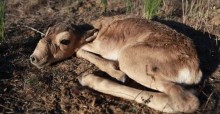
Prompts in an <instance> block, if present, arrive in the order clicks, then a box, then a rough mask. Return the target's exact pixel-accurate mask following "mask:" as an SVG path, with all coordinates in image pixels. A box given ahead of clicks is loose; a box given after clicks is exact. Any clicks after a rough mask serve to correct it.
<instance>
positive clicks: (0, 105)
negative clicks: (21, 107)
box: [0, 104, 13, 111]
mask: <svg viewBox="0 0 220 114" xmlns="http://www.w3.org/2000/svg"><path fill="white" fill-rule="evenodd" d="M0 107H3V108H5V109H7V110H10V111H13V109H11V108H8V107H6V106H3V105H2V104H0Z"/></svg>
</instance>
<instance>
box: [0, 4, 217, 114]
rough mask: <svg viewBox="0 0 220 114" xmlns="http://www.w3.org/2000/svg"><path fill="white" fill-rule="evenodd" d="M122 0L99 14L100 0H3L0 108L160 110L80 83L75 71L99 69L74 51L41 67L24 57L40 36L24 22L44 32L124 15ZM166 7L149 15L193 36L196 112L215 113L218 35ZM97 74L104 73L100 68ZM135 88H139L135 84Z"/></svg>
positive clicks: (73, 113) (74, 112)
mask: <svg viewBox="0 0 220 114" xmlns="http://www.w3.org/2000/svg"><path fill="white" fill-rule="evenodd" d="M121 1H122V2H119V1H117V0H113V1H112V2H110V3H109V5H108V7H107V12H105V13H103V8H102V4H101V3H100V0H96V1H95V0H84V1H82V0H63V1H59V0H47V1H45V0H7V1H6V4H5V5H6V14H5V41H4V42H2V43H0V113H18V114H19V113H21V114H23V113H31V114H32V113H33V114H35V113H36V114H38V113H52V114H53V113H55V114H60V113H67V114H78V113H85V114H90V113H92V114H99V113H103V114H105V113H106V114H123V113H126V114H128V113H133V114H144V113H146V114H151V113H152V114H157V113H159V112H157V111H154V110H152V109H150V108H148V107H146V106H145V105H143V104H137V103H135V102H133V101H127V100H123V99H120V98H116V97H112V96H109V95H104V94H101V93H99V92H96V91H94V90H91V89H89V88H86V87H82V86H81V85H80V84H79V83H78V81H77V77H78V76H79V75H80V74H82V73H84V72H97V71H98V72H99V73H100V71H99V70H98V69H97V68H96V67H95V66H94V65H93V64H91V63H89V62H88V61H85V60H83V59H79V58H76V57H74V56H73V57H71V58H69V59H68V60H65V61H62V62H59V63H56V64H54V65H52V66H50V67H47V68H43V69H37V68H36V67H34V66H33V65H31V64H30V62H29V56H30V54H31V53H32V51H33V50H34V48H35V46H36V44H37V42H38V41H39V39H40V38H41V35H40V34H39V33H37V32H35V31H33V30H31V29H29V28H27V27H26V26H28V27H32V28H35V29H37V30H39V31H42V32H46V30H47V28H48V27H49V26H51V25H53V24H54V23H56V22H59V21H71V22H72V23H75V24H78V25H80V24H84V23H88V22H89V21H90V20H93V19H96V18H98V17H99V16H101V15H117V14H126V8H125V3H123V0H121ZM168 5H169V4H168ZM134 6H135V8H134V9H133V10H132V13H133V14H134V15H139V16H140V15H141V13H140V12H141V2H138V1H137V2H135V5H134ZM167 7H168V6H167ZM167 7H163V8H165V10H164V9H163V8H161V12H162V13H161V15H160V14H159V15H158V17H157V18H155V19H154V20H156V21H159V22H161V23H163V24H166V25H167V26H170V27H171V28H174V29H176V30H177V31H179V32H181V33H183V34H185V35H186V36H188V37H190V38H192V39H193V41H194V43H195V45H196V49H197V51H198V54H199V58H200V61H201V68H202V70H203V73H204V79H203V81H202V82H201V83H200V84H199V85H198V86H196V88H197V89H198V90H200V94H199V95H198V96H199V99H200V101H201V106H200V109H199V110H198V111H197V112H195V113H198V114H200V113H212V114H215V113H220V103H219V102H220V96H219V95H220V70H219V68H218V65H219V53H218V52H219V45H218V43H219V41H218V40H217V39H216V37H217V36H215V35H214V34H209V33H204V32H201V31H199V30H195V29H193V28H192V27H190V25H189V26H188V25H185V24H183V23H181V21H180V20H181V16H180V15H181V14H180V13H181V11H179V10H180V9H178V8H177V9H176V10H175V11H174V12H173V13H170V12H167V10H166V8H167ZM180 8H181V7H180ZM168 9H169V8H168ZM219 15H220V14H219ZM213 18H215V16H214V17H213ZM215 22H216V21H215ZM189 23H190V22H189ZM191 24H192V26H193V23H191ZM217 26H218V23H217ZM215 30H216V31H218V29H215ZM219 31H220V30H219ZM215 33H216V32H215ZM216 35H217V34H216ZM100 75H104V76H106V74H104V73H100ZM129 83H134V82H133V81H132V80H128V82H127V83H126V84H129ZM133 85H134V84H133ZM135 87H137V88H142V87H141V86H139V85H136V86H135Z"/></svg>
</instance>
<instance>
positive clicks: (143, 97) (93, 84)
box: [78, 74, 194, 113]
mask: <svg viewBox="0 0 220 114" xmlns="http://www.w3.org/2000/svg"><path fill="white" fill-rule="evenodd" d="M78 79H79V82H80V84H81V85H83V86H88V87H90V88H92V89H94V90H96V91H99V92H102V93H105V94H109V95H113V96H116V97H120V98H124V99H128V100H134V101H136V102H138V103H143V104H145V105H147V106H149V107H151V108H153V109H156V110H159V111H162V112H169V113H177V112H192V111H194V110H191V111H184V110H178V109H176V107H173V103H175V101H173V99H172V97H171V96H169V95H167V94H165V93H160V92H149V91H144V90H138V89H135V88H131V87H128V86H125V85H122V84H119V83H116V82H113V81H110V80H108V79H105V78H102V77H98V76H96V75H94V74H88V75H84V76H80V77H79V78H78Z"/></svg>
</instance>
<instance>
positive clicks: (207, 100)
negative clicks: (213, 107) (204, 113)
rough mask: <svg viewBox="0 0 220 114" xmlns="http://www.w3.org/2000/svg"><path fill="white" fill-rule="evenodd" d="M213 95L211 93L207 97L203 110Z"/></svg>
mask: <svg viewBox="0 0 220 114" xmlns="http://www.w3.org/2000/svg"><path fill="white" fill-rule="evenodd" d="M213 93H214V92H212V93H211V94H210V95H209V97H208V99H207V101H206V103H205V106H204V109H205V108H206V106H207V105H208V103H209V101H210V99H211V97H212V95H213Z"/></svg>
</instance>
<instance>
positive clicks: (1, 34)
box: [0, 0, 4, 42]
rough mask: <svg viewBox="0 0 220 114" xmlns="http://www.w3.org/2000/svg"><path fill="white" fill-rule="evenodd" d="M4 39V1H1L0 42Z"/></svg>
mask: <svg viewBox="0 0 220 114" xmlns="http://www.w3.org/2000/svg"><path fill="white" fill-rule="evenodd" d="M3 39H4V1H2V0H1V1H0V42H1V41H2V40H3Z"/></svg>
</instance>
